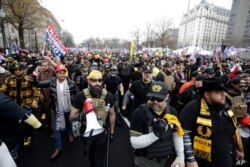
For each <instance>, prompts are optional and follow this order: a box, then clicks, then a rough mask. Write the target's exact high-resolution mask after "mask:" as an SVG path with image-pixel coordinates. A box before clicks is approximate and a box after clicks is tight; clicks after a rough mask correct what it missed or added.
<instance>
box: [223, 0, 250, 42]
mask: <svg viewBox="0 0 250 167" xmlns="http://www.w3.org/2000/svg"><path fill="white" fill-rule="evenodd" d="M226 44H227V45H234V46H236V47H245V46H246V45H250V1H249V0H233V3H232V9H231V12H230V19H229V25H228V29H227V33H226Z"/></svg>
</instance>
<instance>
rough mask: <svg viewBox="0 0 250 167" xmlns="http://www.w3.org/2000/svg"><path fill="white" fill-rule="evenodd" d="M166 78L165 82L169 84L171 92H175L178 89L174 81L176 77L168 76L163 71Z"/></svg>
mask: <svg viewBox="0 0 250 167" xmlns="http://www.w3.org/2000/svg"><path fill="white" fill-rule="evenodd" d="M161 73H162V75H163V76H164V82H165V83H166V84H167V86H168V89H169V91H173V90H174V89H175V87H176V83H175V81H174V76H172V75H166V74H165V72H163V71H161Z"/></svg>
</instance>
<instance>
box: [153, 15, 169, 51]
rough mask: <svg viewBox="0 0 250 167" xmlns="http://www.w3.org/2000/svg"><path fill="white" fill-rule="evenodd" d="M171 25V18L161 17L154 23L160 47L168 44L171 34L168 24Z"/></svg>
mask: <svg viewBox="0 0 250 167" xmlns="http://www.w3.org/2000/svg"><path fill="white" fill-rule="evenodd" d="M171 25H172V20H171V19H166V18H163V19H161V20H160V21H159V22H158V23H157V24H156V30H155V35H156V37H157V39H158V40H159V42H160V45H161V47H165V46H167V45H168V42H169V40H170V37H171V36H172V33H171V29H170V26H171Z"/></svg>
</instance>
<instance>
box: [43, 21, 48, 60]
mask: <svg viewBox="0 0 250 167" xmlns="http://www.w3.org/2000/svg"><path fill="white" fill-rule="evenodd" d="M48 25H49V21H48V20H47V25H46V32H47V29H48ZM46 32H45V38H44V41H43V51H42V55H43V56H44V53H45V47H46Z"/></svg>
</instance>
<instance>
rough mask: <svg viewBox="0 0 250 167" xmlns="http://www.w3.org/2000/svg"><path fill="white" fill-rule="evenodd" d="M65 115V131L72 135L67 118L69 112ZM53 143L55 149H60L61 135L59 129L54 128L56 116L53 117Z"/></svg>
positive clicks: (70, 125)
mask: <svg viewBox="0 0 250 167" xmlns="http://www.w3.org/2000/svg"><path fill="white" fill-rule="evenodd" d="M64 116H65V123H66V131H67V134H68V135H72V134H73V133H72V124H71V121H70V120H69V112H68V113H65V114H64ZM53 123H54V144H55V149H59V150H61V149H62V140H61V138H62V135H61V130H56V129H57V128H56V116H55V117H54V122H53Z"/></svg>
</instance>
